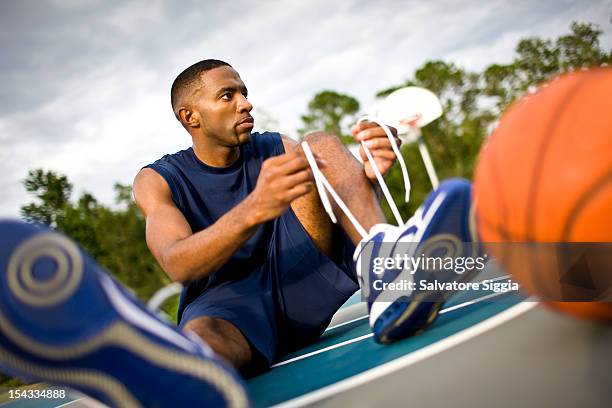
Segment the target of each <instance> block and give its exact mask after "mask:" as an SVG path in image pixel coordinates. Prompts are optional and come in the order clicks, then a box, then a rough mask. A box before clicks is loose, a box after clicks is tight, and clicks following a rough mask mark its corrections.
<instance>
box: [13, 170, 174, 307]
mask: <svg viewBox="0 0 612 408" xmlns="http://www.w3.org/2000/svg"><path fill="white" fill-rule="evenodd" d="M24 185H25V186H26V189H27V190H28V191H29V192H31V193H33V194H34V195H35V196H36V198H37V202H35V203H30V204H28V205H25V206H23V207H22V208H21V214H22V216H23V218H24V219H25V220H28V221H35V222H40V223H43V224H46V225H48V226H50V227H52V228H54V229H57V230H59V231H61V232H63V233H64V234H66V235H68V236H69V237H71V238H72V239H74V240H75V241H76V242H78V243H79V244H80V245H81V246H82V247H83V248H84V249H85V250H86V251H87V252H88V253H89V254H90V255H91V256H92V257H93V258H94V259H95V260H96V261H97V262H98V263H99V264H100V265H102V266H103V267H104V268H105V269H106V270H108V271H110V272H111V274H112V275H114V276H115V277H116V278H117V279H118V280H119V281H120V282H121V283H123V284H124V285H126V286H128V287H129V288H131V289H132V290H133V291H134V293H135V294H136V295H137V296H138V297H139V298H140V299H142V300H143V301H144V300H148V299H149V298H150V297H151V296H152V295H153V293H155V291H156V290H157V289H159V288H160V287H162V286H164V285H166V284H167V283H169V282H170V280H169V279H168V278H167V277H166V275H165V274H164V273H163V271H162V269H161V268H160V267H159V265H158V264H157V262H156V261H155V259H154V258H153V256H152V255H151V253H150V252H149V249H148V248H147V245H146V241H145V233H144V232H145V222H144V219H143V217H142V215H141V214H140V212H139V211H138V209H137V207H136V204H135V202H134V200H133V198H132V191H131V187H130V186H126V185H121V184H115V192H116V202H117V204H119V205H120V208H118V209H111V208H109V207H107V206H104V205H102V204H100V203H99V202H98V201H97V200H96V198H95V197H94V196H92V195H91V194H89V193H83V194H81V196H80V197H79V198H78V199H77V200H76V202H74V203H73V202H71V201H70V197H71V195H72V184H71V183H70V182H69V181H68V179H67V177H66V176H64V175H59V174H57V173H55V172H53V171H47V172H45V171H43V170H34V171H30V172H29V173H28V177H27V178H26V179H25V181H24Z"/></svg>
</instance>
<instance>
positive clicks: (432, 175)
mask: <svg viewBox="0 0 612 408" xmlns="http://www.w3.org/2000/svg"><path fill="white" fill-rule="evenodd" d="M418 132H419V138H418V142H417V143H418V145H419V152H421V158H422V159H423V164H425V170H427V175H428V176H429V181H431V185H432V186H433V188H434V190H435V189H437V188H438V185H439V184H440V181H438V174H437V173H436V169H435V168H434V165H433V162H432V161H431V156H430V155H429V150H427V146H426V145H425V142H424V141H423V135H422V134H421V129H418Z"/></svg>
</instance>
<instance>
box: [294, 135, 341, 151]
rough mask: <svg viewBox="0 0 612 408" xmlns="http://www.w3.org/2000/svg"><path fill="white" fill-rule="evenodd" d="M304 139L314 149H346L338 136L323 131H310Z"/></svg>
mask: <svg viewBox="0 0 612 408" xmlns="http://www.w3.org/2000/svg"><path fill="white" fill-rule="evenodd" d="M304 141H306V142H307V143H308V145H309V146H310V147H311V148H312V149H313V150H314V151H317V150H321V149H324V150H325V149H334V150H337V149H342V150H344V149H346V147H345V146H344V145H343V144H342V141H341V140H340V138H339V137H338V136H336V135H333V134H331V133H326V132H322V131H319V132H311V133H308V134H307V135H305V136H304Z"/></svg>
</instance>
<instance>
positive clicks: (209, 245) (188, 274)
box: [134, 152, 312, 282]
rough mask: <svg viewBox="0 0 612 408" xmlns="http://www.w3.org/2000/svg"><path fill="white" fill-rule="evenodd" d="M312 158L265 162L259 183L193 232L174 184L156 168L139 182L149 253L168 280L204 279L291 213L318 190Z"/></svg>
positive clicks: (144, 173) (136, 185) (286, 157)
mask: <svg viewBox="0 0 612 408" xmlns="http://www.w3.org/2000/svg"><path fill="white" fill-rule="evenodd" d="M311 180H312V174H311V173H310V168H309V167H308V162H307V161H306V159H305V158H304V157H303V156H302V155H301V154H299V153H297V152H289V153H287V154H284V155H281V156H276V157H273V158H270V159H268V160H266V161H264V163H263V165H262V169H261V173H260V175H259V178H258V179H257V185H256V187H255V189H254V191H253V192H251V194H249V195H248V196H247V197H246V198H245V199H244V200H243V201H242V202H241V203H239V204H238V205H236V206H235V207H234V208H232V209H231V210H230V211H228V212H227V213H226V214H224V215H223V216H222V217H220V218H219V219H218V220H217V221H216V222H215V223H213V224H212V225H210V226H209V227H208V228H206V229H204V230H202V231H200V232H197V233H195V234H194V233H193V231H192V230H191V227H190V226H189V224H188V222H187V220H186V219H185V217H184V216H183V214H182V213H181V212H180V210H179V209H178V208H177V207H176V206H175V205H174V203H173V201H172V194H171V192H170V188H169V187H168V184H167V183H166V181H165V180H164V179H163V177H162V176H161V175H159V174H158V173H157V172H155V171H154V170H152V169H148V168H145V169H143V170H141V171H140V172H139V173H138V175H137V176H136V179H135V180H134V197H135V198H136V203H137V204H138V207H139V208H140V209H141V211H142V212H143V214H144V216H145V218H146V221H147V223H146V239H147V245H148V246H149V249H150V250H151V252H152V253H153V256H154V257H155V259H157V261H158V262H159V264H160V265H161V267H162V268H163V269H164V270H165V271H166V273H167V274H168V276H169V277H170V278H171V279H173V280H175V281H179V282H186V281H189V280H193V279H197V278H201V277H205V276H208V275H210V274H211V273H213V272H214V271H216V270H217V269H219V268H220V267H221V266H222V265H223V264H224V263H225V262H227V261H228V260H229V258H230V257H231V256H232V255H233V254H234V253H235V252H236V251H237V250H238V249H239V248H240V247H242V246H243V245H244V244H245V242H246V241H247V240H248V239H249V238H250V237H251V236H252V235H253V234H254V233H255V231H256V229H257V227H258V226H259V225H260V224H262V223H264V222H266V221H268V220H271V219H273V218H276V217H278V216H280V215H281V214H282V213H283V212H285V211H286V210H287V208H288V207H289V205H290V204H291V202H292V201H293V200H295V199H296V198H298V197H300V196H302V195H304V194H306V193H308V192H309V191H310V190H311V189H312V183H311Z"/></svg>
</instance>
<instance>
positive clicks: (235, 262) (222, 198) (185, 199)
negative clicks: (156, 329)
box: [145, 132, 285, 321]
mask: <svg viewBox="0 0 612 408" xmlns="http://www.w3.org/2000/svg"><path fill="white" fill-rule="evenodd" d="M284 152H285V149H284V147H283V144H282V139H281V136H280V134H278V133H271V132H264V133H256V132H254V133H252V134H251V140H250V141H249V142H248V143H246V144H244V145H242V146H240V157H239V158H238V160H236V162H234V163H233V164H232V165H230V166H228V167H212V166H209V165H207V164H205V163H203V162H202V161H200V160H199V159H198V158H197V156H196V155H195V152H194V151H193V149H192V148H189V149H186V150H181V151H179V152H177V153H174V154H167V155H165V156H164V157H162V158H161V159H159V160H157V161H156V162H154V163H152V164H149V165H147V166H145V167H148V168H151V169H153V170H155V171H156V172H157V173H159V174H160V175H161V176H162V177H163V178H164V179H165V180H166V182H167V183H168V186H169V187H170V190H171V191H172V200H173V201H174V204H175V205H176V206H177V208H178V209H179V210H180V211H181V212H182V213H183V215H184V216H185V218H186V219H187V222H188V223H189V225H190V226H191V230H192V231H193V233H196V232H198V231H201V230H203V229H205V228H207V227H208V226H210V225H211V224H213V223H214V222H215V221H217V220H218V219H219V218H220V217H221V216H222V215H224V214H225V213H227V212H228V211H229V210H231V209H232V208H233V207H235V206H236V205H237V204H238V203H240V202H241V201H242V200H244V199H245V198H246V196H247V195H249V194H250V193H251V192H252V191H253V189H254V188H255V184H256V182H257V177H258V176H259V172H260V170H261V164H262V162H263V161H264V160H265V159H267V158H269V157H271V156H277V155H280V154H283V153H284ZM272 231H273V221H268V222H266V223H264V224H262V225H260V226H259V228H258V229H257V231H256V232H255V234H254V235H253V236H252V237H251V238H250V239H249V240H248V241H247V242H246V243H245V244H244V245H243V246H242V247H241V248H240V249H239V250H238V251H236V252H235V253H234V255H232V257H231V258H230V259H229V260H228V261H227V262H226V263H225V264H224V265H223V266H222V267H221V268H220V269H218V270H217V271H215V272H213V273H212V274H211V275H210V276H209V277H206V278H202V279H199V280H195V281H191V282H188V283H186V285H185V287H184V289H183V292H182V294H181V300H180V303H179V309H178V321H180V320H181V316H182V314H183V310H184V309H185V307H186V306H187V305H188V304H189V303H191V302H192V301H193V300H195V299H196V298H197V297H198V296H199V295H200V294H202V293H203V292H204V291H205V290H206V289H207V288H209V287H212V286H215V285H217V284H219V283H221V282H225V281H230V280H237V279H240V278H243V277H245V276H246V275H248V274H249V273H250V272H251V271H253V270H254V269H255V268H257V267H259V266H261V265H262V264H263V263H264V262H265V261H266V257H267V254H268V245H269V244H270V241H271V235H272Z"/></svg>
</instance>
